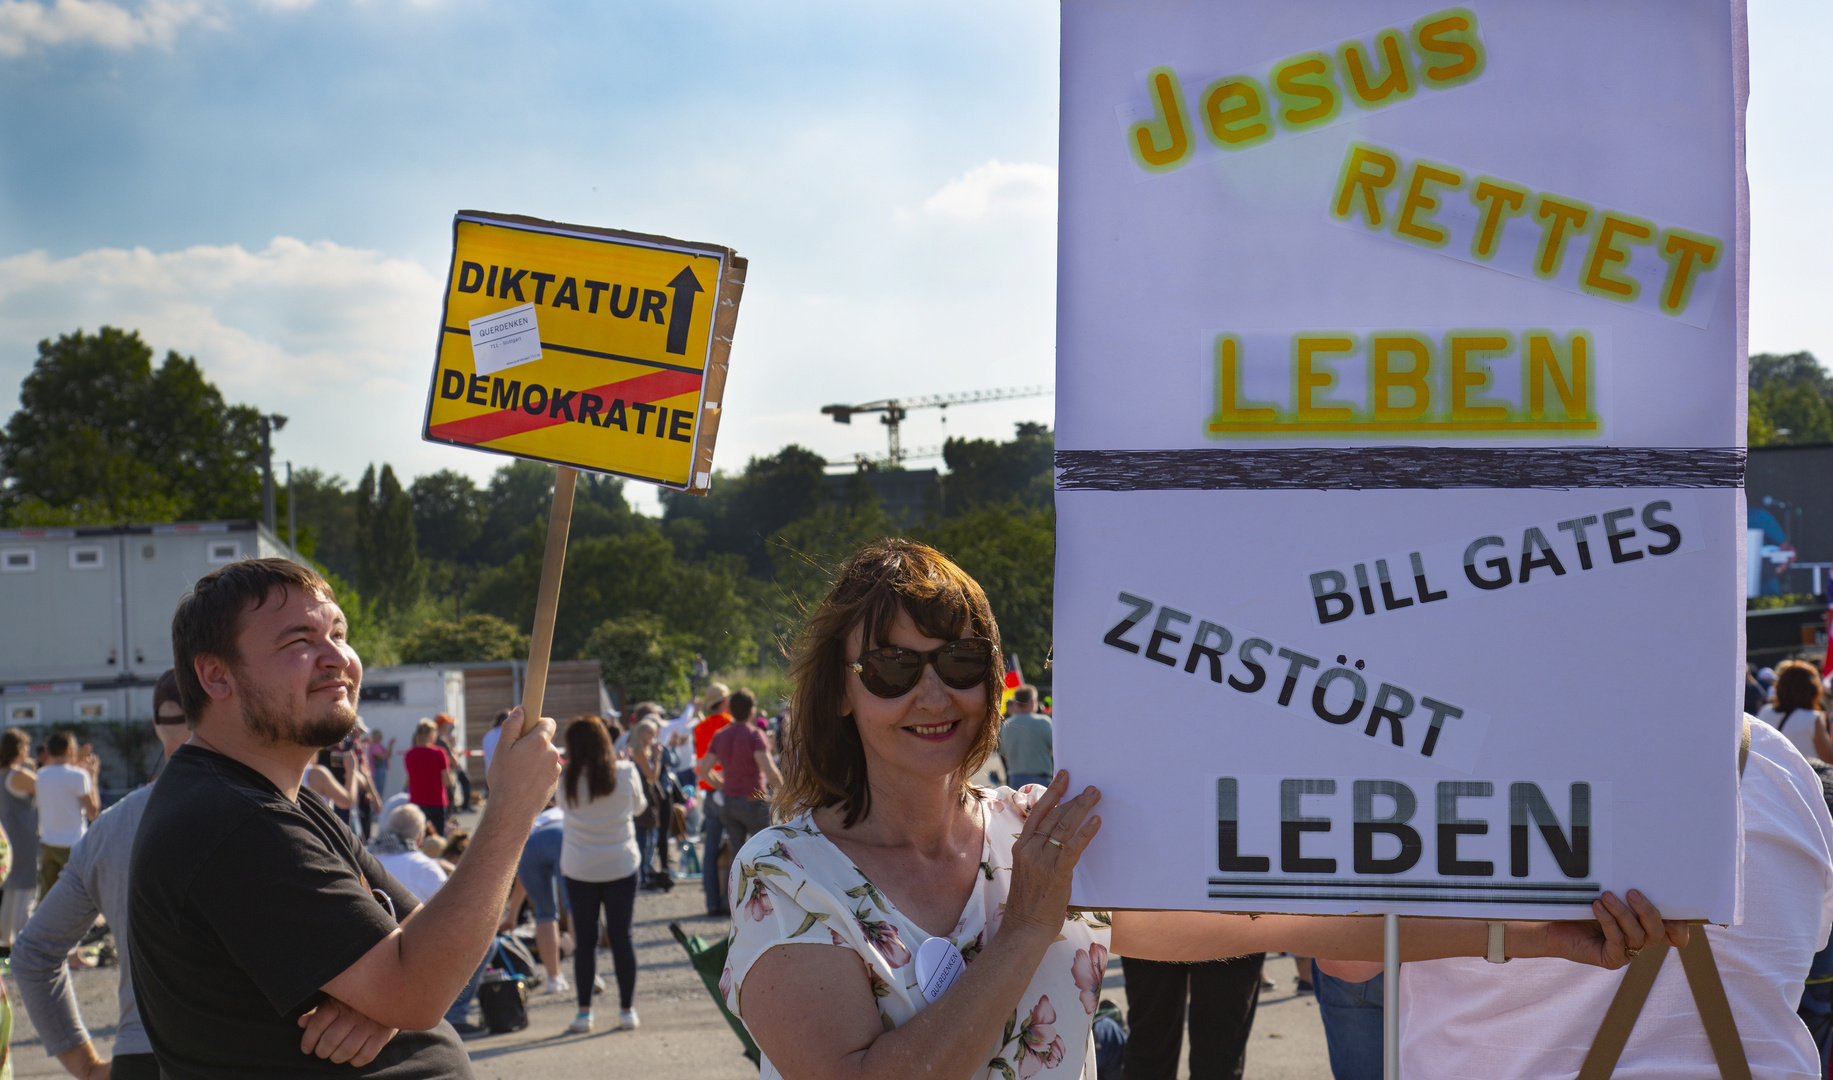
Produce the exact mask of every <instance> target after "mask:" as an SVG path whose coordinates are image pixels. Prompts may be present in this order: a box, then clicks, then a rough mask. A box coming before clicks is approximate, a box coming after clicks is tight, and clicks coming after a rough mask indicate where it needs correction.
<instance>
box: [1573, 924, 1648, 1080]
mask: <svg viewBox="0 0 1833 1080" xmlns="http://www.w3.org/2000/svg"><path fill="white" fill-rule="evenodd" d="M1667 955H1668V943H1667V942H1666V941H1657V942H1655V943H1654V944H1652V945H1648V946H1645V947H1644V948H1643V950H1642V951H1641V952H1640V953H1638V954H1636V958H1635V959H1634V960H1631V961H1630V962H1629V967H1628V968H1627V969H1625V970H1624V972H1623V982H1622V983H1621V984H1620V985H1618V987H1617V994H1616V996H1615V997H1613V998H1611V999H1610V1008H1608V1009H1606V1010H1605V1011H1604V1022H1603V1023H1602V1024H1600V1025H1598V1033H1597V1038H1595V1039H1593V1040H1592V1042H1591V1050H1590V1052H1589V1053H1587V1054H1586V1055H1585V1063H1584V1065H1582V1066H1580V1068H1579V1070H1578V1080H1609V1077H1610V1074H1611V1073H1613V1072H1615V1071H1616V1068H1617V1059H1618V1058H1620V1057H1622V1056H1623V1047H1624V1046H1625V1045H1626V1044H1627V1043H1628V1042H1629V1033H1630V1032H1631V1031H1633V1030H1635V1027H1636V1018H1637V1017H1639V1016H1641V1015H1642V1005H1643V1003H1644V1002H1646V1001H1647V1000H1648V992H1649V990H1650V989H1651V988H1653V987H1654V985H1655V976H1656V975H1659V974H1660V973H1661V962H1662V961H1663V960H1666V959H1667Z"/></svg>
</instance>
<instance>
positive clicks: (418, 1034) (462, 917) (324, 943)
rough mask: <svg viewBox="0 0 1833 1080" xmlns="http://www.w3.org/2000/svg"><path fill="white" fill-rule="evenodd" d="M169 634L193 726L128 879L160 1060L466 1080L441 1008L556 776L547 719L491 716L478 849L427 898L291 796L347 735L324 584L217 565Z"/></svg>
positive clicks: (331, 604)
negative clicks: (488, 793) (496, 739)
mask: <svg viewBox="0 0 1833 1080" xmlns="http://www.w3.org/2000/svg"><path fill="white" fill-rule="evenodd" d="M172 646H173V649H172V651H173V653H174V659H175V661H176V663H175V667H176V669H177V673H178V685H179V694H180V697H181V699H182V701H183V703H184V707H185V715H186V717H187V719H188V722H189V723H190V724H191V727H192V735H191V740H190V742H188V743H187V744H186V745H184V746H183V747H180V748H179V749H178V751H177V752H176V753H174V754H173V755H172V759H171V761H170V762H169V763H168V764H167V765H166V769H165V772H164V773H163V774H162V775H161V776H160V778H159V781H158V783H156V784H155V785H154V786H153V792H152V795H151V796H149V797H148V799H147V803H146V810H145V812H144V815H143V816H142V818H141V821H140V830H139V835H138V836H137V838H136V839H135V842H134V853H133V859H132V862H131V864H130V877H129V886H128V893H129V901H128V911H129V915H130V918H131V920H132V926H133V933H132V934H131V936H130V937H129V940H128V945H129V950H128V951H129V954H130V956H131V957H132V962H133V969H134V978H135V983H136V989H137V990H138V995H137V999H138V1001H139V1002H140V1011H141V1020H142V1022H143V1023H144V1024H145V1027H146V1033H147V1037H148V1039H149V1040H150V1041H151V1042H152V1044H153V1052H154V1054H155V1055H156V1056H157V1057H158V1059H159V1066H160V1071H161V1072H162V1073H163V1074H164V1075H166V1076H171V1077H185V1078H188V1080H193V1078H194V1080H213V1078H219V1077H220V1078H225V1080H227V1078H231V1077H234V1078H238V1080H239V1078H244V1077H251V1076H276V1075H283V1074H284V1075H291V1076H309V1075H320V1074H323V1075H337V1076H348V1075H351V1071H349V1066H346V1065H345V1064H342V1063H344V1062H348V1063H349V1065H350V1066H357V1067H356V1068H355V1069H354V1074H355V1075H357V1076H386V1077H388V1078H389V1080H421V1078H426V1080H432V1078H454V1077H456V1078H461V1080H463V1078H470V1077H471V1076H472V1075H473V1074H472V1071H471V1064H470V1060H469V1058H468V1057H467V1056H466V1054H465V1051H464V1047H463V1046H462V1044H461V1043H460V1042H459V1039H458V1033H457V1032H456V1031H454V1030H453V1029H452V1026H451V1025H450V1024H447V1023H444V1022H442V1017H443V1015H444V1014H445V1012H446V1010H447V1008H448V1007H450V1006H451V1005H452V1004H453V1002H454V1000H455V999H457V998H458V996H459V994H460V991H461V990H463V989H464V988H465V987H466V985H467V981H468V980H472V979H474V978H475V977H476V973H477V971H478V968H479V965H480V963H481V961H482V960H483V958H484V955H485V952H486V950H487V949H488V948H489V946H490V945H491V943H492V942H493V941H494V939H495V934H496V925H497V920H498V918H499V917H500V913H501V912H502V909H503V901H504V899H505V898H506V897H507V896H508V894H509V879H510V877H511V875H512V873H513V869H514V866H515V862H516V857H517V855H518V854H519V853H520V851H521V848H522V840H523V838H524V837H526V836H527V835H528V826H529V823H530V822H532V821H533V820H534V817H535V814H536V813H537V812H538V811H539V810H540V809H541V807H542V806H544V805H546V803H547V800H548V797H549V795H550V793H551V792H552V791H553V787H554V782H555V780H556V779H557V778H558V776H559V771H560V755H559V752H558V751H557V750H555V748H554V746H553V742H552V733H553V721H551V720H547V719H545V718H544V719H540V720H535V719H534V718H532V717H530V718H526V719H525V718H524V717H523V716H522V715H521V714H520V713H518V714H517V715H516V716H514V717H512V718H511V720H510V721H509V723H508V725H506V726H505V729H504V735H503V739H504V744H503V745H502V746H501V747H499V748H498V752H497V756H496V762H495V768H494V770H493V772H492V776H491V779H492V780H493V784H492V789H493V791H494V793H495V794H494V797H493V798H492V799H491V802H490V809H489V812H488V813H487V814H485V815H484V817H483V820H482V821H481V822H480V823H479V824H478V828H477V832H476V834H475V836H474V838H473V840H472V844H471V851H470V853H469V855H468V856H467V857H466V859H465V861H464V863H463V865H461V866H460V867H459V870H458V872H457V873H456V874H454V875H452V877H451V878H450V879H449V880H448V881H447V882H446V884H445V885H444V886H442V887H441V888H440V890H439V892H438V893H437V894H436V895H434V896H433V898H432V899H430V900H428V901H427V902H426V903H425V904H421V903H419V901H418V900H417V899H416V898H415V896H414V894H413V893H412V892H410V891H409V890H408V889H407V887H406V886H404V885H402V884H401V882H399V881H397V880H396V879H395V877H394V875H393V874H390V873H389V872H388V871H387V870H386V869H385V868H384V867H383V866H382V865H381V863H379V862H377V861H376V859H375V857H374V856H372V855H370V854H369V852H368V851H366V850H364V849H363V848H362V847H360V846H359V845H358V844H357V842H356V838H355V837H354V836H352V835H351V833H350V831H349V830H348V829H346V828H344V826H343V824H342V823H341V822H339V821H338V820H337V818H335V817H334V816H332V814H331V811H330V810H329V809H328V808H326V807H325V806H324V805H323V804H322V803H320V802H318V801H317V800H316V799H312V798H301V797H300V796H299V784H300V777H301V775H302V774H303V773H304V771H305V767H306V765H307V764H308V763H309V762H310V761H311V759H312V755H313V754H314V753H316V751H317V750H318V749H319V748H320V747H325V746H332V745H335V744H336V743H337V742H338V741H339V740H341V739H342V738H343V737H344V736H345V735H347V734H349V732H350V730H351V728H352V727H353V726H354V724H355V722H356V703H357V696H358V688H359V687H360V686H361V683H362V677H363V664H362V660H361V658H360V657H358V656H357V654H356V652H355V650H353V649H352V648H351V647H350V645H349V643H348V641H347V640H346V624H345V621H344V616H343V612H342V611H340V610H339V608H338V606H337V601H336V598H335V596H334V595H333V593H332V591H331V587H330V585H328V584H326V582H325V580H324V579H323V578H322V577H320V576H319V575H318V574H317V573H316V572H314V571H312V570H310V569H308V568H306V567H304V566H301V565H299V564H298V563H294V562H291V561H288V560H285V559H277V558H273V559H244V560H241V561H239V562H234V563H230V564H228V565H226V566H224V567H222V568H220V569H218V570H216V571H214V572H213V573H211V574H208V575H206V576H205V577H203V578H202V579H201V580H199V581H198V583H197V584H196V585H195V586H194V587H193V588H192V589H191V591H190V592H188V593H187V594H186V595H185V596H184V598H183V599H182V600H180V601H179V604H178V610H177V612H176V613H175V614H174V616H173V619H172ZM510 725H513V726H510ZM302 1028H303V1029H304V1041H303V1045H311V1046H315V1047H317V1050H316V1053H315V1054H314V1055H301V1054H299V1047H300V1046H301V1045H302V1036H301V1029H302ZM396 1029H399V1030H398V1031H397V1030H396ZM327 1042H329V1044H330V1045H329V1047H327V1046H326V1043H327ZM318 1054H322V1055H325V1056H323V1057H319V1056H317V1055H318ZM294 1058H298V1059H299V1060H298V1061H297V1062H294V1061H293V1059H294Z"/></svg>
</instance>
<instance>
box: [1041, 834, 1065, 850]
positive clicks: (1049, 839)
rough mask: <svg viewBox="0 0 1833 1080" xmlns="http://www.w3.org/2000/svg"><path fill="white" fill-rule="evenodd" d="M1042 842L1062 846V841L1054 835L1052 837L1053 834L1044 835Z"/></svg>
mask: <svg viewBox="0 0 1833 1080" xmlns="http://www.w3.org/2000/svg"><path fill="white" fill-rule="evenodd" d="M1044 843H1046V844H1055V845H1056V846H1057V847H1062V846H1063V841H1061V840H1058V839H1057V838H1056V837H1054V836H1046V837H1044Z"/></svg>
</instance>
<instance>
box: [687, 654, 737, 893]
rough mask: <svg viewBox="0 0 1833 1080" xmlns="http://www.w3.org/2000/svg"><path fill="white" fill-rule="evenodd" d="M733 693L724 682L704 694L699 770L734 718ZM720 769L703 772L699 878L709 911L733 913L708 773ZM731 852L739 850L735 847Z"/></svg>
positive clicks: (697, 735) (697, 737)
mask: <svg viewBox="0 0 1833 1080" xmlns="http://www.w3.org/2000/svg"><path fill="white" fill-rule="evenodd" d="M728 693H730V691H728V690H727V689H726V684H725V683H714V684H713V685H711V686H709V687H707V688H706V697H704V698H702V699H701V701H702V704H701V708H702V709H703V710H705V712H706V714H707V715H706V718H705V719H704V720H702V721H700V722H699V723H698V724H695V725H694V767H695V770H696V771H699V770H700V763H701V762H702V761H704V760H706V756H707V751H708V749H709V748H710V747H711V746H712V745H713V736H715V735H717V734H719V733H720V732H721V731H722V730H724V729H725V726H726V725H727V724H730V723H731V722H732V716H731V714H730V713H728V712H726V695H727V694H728ZM718 775H719V774H718V773H717V772H700V803H701V814H700V841H701V844H700V878H701V884H703V885H704V886H705V889H706V913H707V914H708V915H730V914H731V913H732V909H731V907H730V906H728V905H727V904H726V890H725V887H724V885H723V884H722V883H721V882H720V876H719V842H720V841H721V840H722V839H724V837H725V827H724V823H723V822H721V821H720V820H719V806H718V805H717V804H716V803H715V802H714V795H715V794H716V793H717V789H716V788H714V787H713V785H712V784H709V783H708V782H707V779H708V777H709V776H715V777H716V776H718ZM732 853H733V854H734V855H736V854H738V849H737V848H733V849H732Z"/></svg>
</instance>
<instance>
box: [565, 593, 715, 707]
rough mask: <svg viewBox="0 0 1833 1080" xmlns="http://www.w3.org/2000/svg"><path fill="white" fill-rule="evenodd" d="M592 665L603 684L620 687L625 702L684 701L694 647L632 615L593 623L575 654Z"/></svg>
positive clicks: (651, 619) (661, 626)
mask: <svg viewBox="0 0 1833 1080" xmlns="http://www.w3.org/2000/svg"><path fill="white" fill-rule="evenodd" d="M579 658H580V659H581V660H597V661H598V663H599V670H600V671H601V672H602V673H603V675H604V680H605V683H606V685H609V686H622V687H623V688H624V700H625V701H627V702H628V701H645V700H647V701H680V700H682V699H683V698H685V697H687V696H688V693H689V690H688V682H687V677H688V672H689V671H690V670H691V669H692V666H693V660H694V648H693V644H692V642H691V641H689V640H688V639H687V638H686V637H684V636H682V635H680V634H675V633H671V632H670V631H669V629H668V627H667V626H666V624H665V623H664V622H663V621H662V620H661V619H658V618H656V617H655V616H653V615H649V614H647V613H636V614H631V615H626V616H623V617H622V618H617V619H606V620H605V621H604V622H602V623H600V624H598V626H597V628H595V629H594V630H593V631H592V633H591V635H590V636H588V637H587V638H586V640H585V644H584V645H583V646H581V648H580V650H579Z"/></svg>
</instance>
